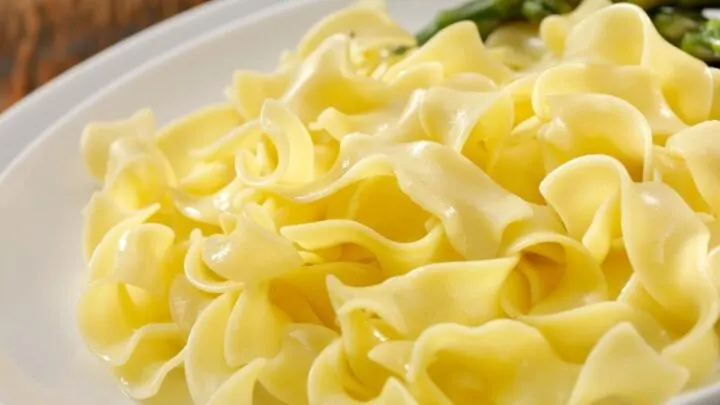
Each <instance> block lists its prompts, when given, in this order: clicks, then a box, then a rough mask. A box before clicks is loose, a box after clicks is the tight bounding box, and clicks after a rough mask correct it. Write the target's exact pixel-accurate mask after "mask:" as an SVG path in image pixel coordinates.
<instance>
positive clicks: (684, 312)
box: [78, 0, 720, 405]
mask: <svg viewBox="0 0 720 405" xmlns="http://www.w3.org/2000/svg"><path fill="white" fill-rule="evenodd" d="M413 46H414V40H413V36H412V35H411V34H409V33H408V32H407V31H405V30H404V29H403V28H402V27H400V26H399V25H398V24H397V23H395V22H394V21H393V20H392V19H391V18H390V17H389V16H388V15H387V13H386V11H385V9H384V7H383V5H382V4H381V2H379V1H376V0H366V1H362V2H360V3H358V4H356V5H354V6H352V7H350V8H347V9H345V10H342V11H339V12H337V13H334V14H332V15H330V16H328V17H327V18H325V19H324V20H322V21H321V22H320V23H318V24H317V25H315V26H314V27H313V28H312V29H311V30H310V31H309V33H308V34H307V36H306V37H305V38H304V39H302V40H301V41H300V44H299V46H298V47H297V49H295V50H294V51H290V52H287V53H285V54H284V55H283V56H282V57H281V61H280V64H279V67H278V69H277V70H276V71H275V72H272V73H258V72H250V71H238V72H237V73H236V74H235V76H234V77H233V80H232V84H231V85H230V86H229V87H228V88H227V90H226V94H227V96H228V99H229V102H227V103H224V104H217V105H214V106H209V107H206V108H203V109H201V110H199V111H197V112H195V113H193V114H191V115H189V116H187V117H185V118H182V119H180V120H178V121H176V122H174V123H171V124H169V125H167V126H165V127H163V128H160V129H159V130H156V129H155V122H154V119H153V116H152V114H151V112H149V111H146V110H142V111H140V112H138V113H137V114H135V115H133V116H131V117H130V118H128V119H127V120H124V121H123V120H120V121H111V122H106V123H96V124H92V125H89V126H88V127H87V129H86V130H85V132H84V133H83V136H82V142H81V147H82V152H83V158H84V160H85V163H86V166H87V168H88V172H89V173H90V175H92V176H93V177H95V178H96V179H97V180H98V181H101V182H102V187H101V188H100V189H99V190H98V191H97V192H96V193H95V194H94V195H93V197H92V198H91V200H90V201H89V203H88V205H87V207H86V208H85V210H84V217H85V227H84V240H83V245H84V251H85V257H86V259H87V262H88V268H89V278H88V284H87V287H86V290H85V291H84V293H83V295H82V297H81V298H80V302H79V305H78V324H79V328H80V332H81V336H82V337H83V339H84V341H85V342H86V344H87V345H88V347H89V348H90V350H92V351H93V352H94V353H95V354H97V355H98V357H100V358H101V359H102V360H104V361H105V362H106V363H107V364H108V366H109V367H110V368H111V369H112V371H113V373H114V375H115V376H116V377H117V379H118V380H119V381H120V385H121V387H122V388H123V390H124V391H125V392H127V394H128V395H130V396H131V397H133V398H136V399H142V400H149V401H157V402H156V403H173V404H176V403H178V404H179V403H184V402H183V401H186V402H192V403H195V404H197V405H230V404H255V405H327V404H332V405H361V404H375V405H419V404H446V405H451V404H458V405H464V404H468V405H470V404H472V405H475V404H488V405H491V404H492V405H522V404H526V405H535V404H537V405H566V404H571V405H599V404H621V403H622V404H625V403H627V404H642V405H659V404H663V403H665V402H666V401H667V400H668V399H670V398H672V397H674V396H676V395H678V394H679V393H682V392H684V391H688V390H691V389H693V388H695V387H699V386H702V385H705V384H708V383H710V382H711V381H713V380H714V379H716V376H715V375H714V374H716V371H715V368H716V365H717V361H718V357H719V356H720V337H719V335H718V331H719V330H720V329H718V328H717V327H716V325H717V321H718V317H719V316H720V295H719V293H718V291H720V260H719V258H720V253H719V252H720V222H719V221H718V217H717V216H718V215H720V187H719V186H718V185H719V184H720V181H719V180H720V178H719V177H718V175H717V173H718V172H720V147H719V146H718V145H720V123H719V122H718V121H713V120H717V119H720V84H719V83H720V73H718V72H720V71H719V70H717V69H712V68H708V67H706V66H705V65H704V64H702V63H701V62H700V61H698V60H695V59H693V58H692V57H690V56H688V55H687V54H685V53H683V52H681V51H679V50H677V49H676V48H675V47H673V46H671V45H670V44H668V43H666V42H665V41H664V40H663V39H662V37H660V36H659V35H658V33H657V32H656V31H655V29H654V27H653V25H652V23H651V22H650V20H649V19H648V17H647V15H646V14H645V13H644V11H642V10H641V9H640V8H638V7H636V6H633V5H629V4H617V5H612V4H610V3H609V2H607V1H606V0H588V1H586V2H584V3H583V4H582V5H581V6H580V7H579V8H578V9H577V10H576V11H574V12H573V13H570V14H568V15H565V16H552V17H548V18H547V19H545V20H544V21H543V22H542V24H541V25H540V27H539V28H538V27H533V26H529V25H526V24H510V25H507V26H504V27H502V28H501V29H499V30H497V31H496V32H495V33H493V35H492V36H491V37H490V38H489V39H488V40H487V44H485V43H483V41H482V40H481V38H480V36H479V35H478V33H477V30H476V28H475V27H474V25H473V24H472V23H470V22H463V23H459V24H455V25H451V26H449V27H447V28H446V29H445V30H443V31H442V32H440V33H439V34H438V35H437V36H435V37H434V38H433V39H432V40H431V41H429V42H428V43H427V44H425V45H424V46H422V47H420V48H417V49H409V50H408V51H407V52H406V53H404V54H402V55H400V54H398V53H396V52H393V51H394V50H395V49H397V48H398V47H410V48H412V47H413Z"/></svg>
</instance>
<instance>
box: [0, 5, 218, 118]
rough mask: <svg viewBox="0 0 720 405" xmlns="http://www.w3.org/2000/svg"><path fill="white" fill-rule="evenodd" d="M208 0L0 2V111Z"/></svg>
mask: <svg viewBox="0 0 720 405" xmlns="http://www.w3.org/2000/svg"><path fill="white" fill-rule="evenodd" d="M205 1H209V0H0V111H2V110H3V109H5V108H7V107H9V106H10V105H12V104H13V103H14V102H16V101H17V100H19V99H21V98H22V97H24V96H25V95H26V94H28V93H30V92H31V91H33V90H34V89H36V88H37V87H39V86H40V85H42V84H43V83H45V82H47V81H48V80H50V79H52V78H53V77H55V76H57V75H58V74H60V73H62V72H63V71H65V70H66V69H68V68H70V67H72V66H73V65H75V64H77V63H78V62H81V61H82V60H84V59H86V58H88V57H90V56H92V55H93V54H95V53H97V52H99V51H101V50H102V49H104V48H106V47H108V46H110V45H112V44H114V43H116V42H118V41H120V40H121V39H123V38H126V37H128V36H130V35H132V34H134V33H136V32H138V31H140V30H142V29H143V28H146V27H148V26H150V25H152V24H155V23H157V22H159V21H161V20H163V19H165V18H168V17H170V16H172V15H174V14H177V13H179V12H181V11H184V10H187V9H189V8H191V7H194V6H196V5H198V4H200V3H203V2H205Z"/></svg>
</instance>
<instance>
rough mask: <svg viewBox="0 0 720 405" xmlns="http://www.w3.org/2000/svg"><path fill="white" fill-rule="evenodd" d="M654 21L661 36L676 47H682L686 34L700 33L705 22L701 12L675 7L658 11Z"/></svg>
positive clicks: (654, 14) (653, 18)
mask: <svg viewBox="0 0 720 405" xmlns="http://www.w3.org/2000/svg"><path fill="white" fill-rule="evenodd" d="M652 20H653V24H654V25H655V28H657V30H658V32H659V33H660V35H662V36H663V37H664V38H665V39H667V40H668V41H669V42H671V43H672V44H674V45H676V46H680V43H682V40H683V37H684V36H685V34H687V33H688V32H694V31H698V30H699V29H700V27H701V26H702V25H703V23H704V22H705V18H704V17H703V16H702V13H701V12H700V11H697V10H681V9H678V8H674V7H662V8H660V9H658V10H657V11H656V12H654V13H653V15H652Z"/></svg>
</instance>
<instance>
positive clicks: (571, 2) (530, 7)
mask: <svg viewBox="0 0 720 405" xmlns="http://www.w3.org/2000/svg"><path fill="white" fill-rule="evenodd" d="M578 4H579V0H524V1H523V4H522V15H523V17H525V18H526V19H527V20H529V21H532V22H540V21H541V20H542V19H543V18H545V17H547V16H549V15H551V14H566V13H569V12H571V11H573V10H574V9H575V7H577V6H578Z"/></svg>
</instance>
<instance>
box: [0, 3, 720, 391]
mask: <svg viewBox="0 0 720 405" xmlns="http://www.w3.org/2000/svg"><path fill="white" fill-rule="evenodd" d="M346 3H348V1H347V0H296V1H289V2H285V3H283V4H282V5H280V6H279V7H272V8H270V9H267V10H265V11H263V12H262V13H260V14H254V15H251V16H248V17H246V18H242V19H239V20H237V21H235V22H232V23H230V24H227V25H225V26H222V27H219V28H216V29H214V30H212V31H210V32H209V33H207V34H205V35H204V36H202V37H200V38H197V39H195V40H192V41H190V42H187V43H185V44H183V45H182V46H180V47H179V48H177V49H176V50H173V51H171V52H169V53H166V54H164V55H163V56H160V57H157V58H155V59H152V60H151V61H150V62H149V63H146V64H145V65H142V66H140V67H138V68H136V69H135V70H134V71H132V72H130V73H129V74H127V75H126V76H124V77H123V78H121V79H120V80H118V81H116V82H114V83H113V84H111V85H106V82H107V81H109V80H110V78H112V77H114V76H116V75H118V74H119V73H120V72H123V71H126V70H129V66H132V65H133V64H138V63H139V62H142V61H143V60H149V59H150V57H151V56H152V55H153V54H155V53H159V50H161V49H163V48H165V47H167V46H172V44H175V43H177V42H178V38H179V36H180V35H181V34H180V33H179V32H180V31H182V32H184V34H183V35H185V37H184V38H187V35H188V33H194V34H197V33H199V32H202V31H207V30H209V28H208V27H209V25H208V22H209V21H215V24H217V25H222V24H223V23H225V22H227V21H230V20H231V19H232V16H237V15H238V14H237V10H241V9H243V7H245V8H244V10H245V12H246V11H247V10H252V7H255V8H256V9H257V8H259V7H260V5H267V4H268V1H267V0H257V1H245V2H241V1H236V2H221V3H220V4H219V5H216V6H213V7H212V8H206V9H205V10H204V11H203V10H199V11H197V12H195V13H191V14H188V15H187V16H185V17H181V18H182V19H181V20H176V21H175V22H174V24H175V25H174V26H173V25H172V24H173V23H171V24H168V25H166V26H164V27H160V28H158V29H156V30H155V31H152V32H149V33H148V34H146V35H147V37H146V41H148V42H147V43H145V48H142V49H144V50H139V49H140V48H133V45H132V43H126V44H125V45H123V46H124V47H125V49H124V50H122V49H121V48H118V49H116V50H111V51H109V52H108V53H106V54H105V55H104V56H101V57H100V58H99V59H96V60H95V62H92V63H91V64H90V65H86V66H85V67H84V68H80V69H79V70H77V71H76V72H75V73H74V74H70V75H68V76H66V77H65V78H64V79H62V80H61V81H58V82H56V83H54V84H53V85H51V86H50V87H48V88H47V89H45V90H41V91H40V92H39V93H38V94H37V95H35V96H33V97H34V98H31V99H30V100H29V101H28V102H26V103H24V104H21V105H20V106H19V107H17V108H15V109H14V110H13V111H11V112H10V113H9V114H8V115H7V116H5V117H3V118H0V135H2V136H1V137H0V167H3V166H4V164H5V163H4V160H3V158H7V157H8V156H12V155H14V154H15V153H17V151H18V150H19V148H21V147H22V144H23V142H22V139H21V137H22V136H27V135H28V134H29V133H35V132H40V130H41V129H42V128H44V127H46V126H48V125H49V124H50V123H52V122H54V121H55V120H56V119H57V118H58V117H60V116H62V115H63V114H64V113H65V111H67V110H66V109H67V107H68V105H72V104H76V103H79V102H81V101H82V100H83V99H84V98H85V97H87V94H88V90H89V89H90V88H91V87H92V88H101V87H104V89H103V90H102V91H101V92H99V93H97V94H95V95H94V96H93V97H91V98H89V99H87V100H85V101H84V102H82V103H81V104H79V105H78V106H77V107H76V108H74V109H73V110H72V111H71V112H69V113H67V114H66V115H64V116H63V117H62V118H61V119H59V120H58V121H56V122H55V123H54V125H52V126H51V127H50V128H49V129H47V130H46V131H44V132H43V134H42V136H41V138H40V140H39V141H38V142H35V143H33V144H32V145H31V146H30V147H29V148H28V149H27V150H26V151H24V152H23V153H22V154H21V156H20V157H19V158H18V159H16V160H15V162H14V163H13V164H12V165H11V166H10V167H9V169H8V170H7V171H6V172H5V173H4V174H3V175H2V176H0V224H1V226H0V402H3V401H4V403H5V405H43V404H55V405H71V404H72V405H96V404H103V405H120V404H129V403H130V402H129V401H128V400H127V399H126V398H124V397H123V396H122V395H121V394H120V392H119V390H118V389H117V387H116V385H115V383H114V382H113V381H112V379H111V378H110V377H109V373H108V372H107V371H106V370H105V368H104V366H103V365H101V364H100V362H99V361H97V360H95V359H94V358H92V356H91V355H90V354H88V352H87V351H86V349H85V347H84V346H83V345H82V344H81V342H80V340H79V337H78V335H77V333H76V329H75V317H74V311H75V302H76V300H77V297H78V295H79V290H80V288H81V284H82V282H83V280H84V277H85V270H84V264H83V260H82V257H81V251H82V249H81V244H80V241H81V220H80V219H81V217H80V211H81V209H82V207H83V206H84V205H85V203H86V202H87V201H88V199H89V197H90V194H91V192H92V191H93V187H94V185H93V184H92V182H91V181H90V179H89V178H88V176H87V175H86V174H85V172H84V170H83V167H82V164H81V158H80V154H79V151H78V143H79V138H80V133H81V130H82V128H83V126H84V125H85V124H86V123H88V122H90V121H94V120H105V119H119V118H123V117H126V116H128V115H130V114H131V113H132V112H134V111H135V110H137V109H140V108H142V107H150V108H152V109H153V110H154V111H155V113H156V116H157V117H158V119H159V121H160V122H161V123H163V122H166V121H167V120H169V119H171V118H173V117H177V116H179V115H182V114H184V113H187V112H189V111H191V110H192V109H194V108H197V107H199V106H201V105H204V104H207V103H211V102H215V101H221V100H222V89H223V87H224V86H225V85H226V84H227V83H229V81H230V80H231V76H232V72H233V70H234V69H236V68H239V67H242V68H252V69H260V70H268V69H270V68H272V67H273V66H274V65H275V62H276V61H277V58H278V55H279V54H280V52H281V51H282V50H283V49H285V48H289V47H292V46H294V45H295V44H296V43H297V41H298V39H299V38H300V37H301V35H302V34H303V33H304V32H305V31H306V30H307V29H308V28H309V27H310V26H311V25H312V24H313V23H314V22H315V21H317V20H318V19H319V18H321V17H322V16H324V15H326V14H327V13H328V12H330V11H332V10H335V9H337V8H339V7H341V6H343V5H345V4H346ZM447 4H448V2H446V1H443V0H396V1H390V11H391V13H392V14H393V15H394V16H395V17H397V18H398V19H399V20H400V22H401V23H403V24H405V25H406V26H408V27H411V28H415V27H417V26H419V25H420V24H422V23H423V22H425V21H428V20H429V19H430V18H431V16H432V15H433V13H434V12H435V11H436V10H437V9H438V8H440V7H443V6H447ZM408 6H411V7H408ZM218 10H221V12H220V14H222V15H220V14H216V13H214V12H211V11H218ZM233 10H235V11H233ZM211 15H212V16H213V17H210V16H211ZM203 19H204V20H203ZM201 20H202V21H205V23H201V22H200V21H201ZM181 25H183V26H185V28H186V29H185V30H179V28H178V27H179V26H181ZM191 27H192V29H191ZM279 27H282V28H281V29H279ZM173 30H175V31H174V32H178V33H177V34H172V33H171V31H173ZM163 33H164V34H163ZM174 35H178V36H177V37H175V36H174ZM136 41H137V42H136V43H142V41H141V37H139V38H138V39H137V40H136ZM138 46H140V45H138ZM127 55H134V56H133V57H134V58H135V59H132V58H131V60H133V61H134V62H132V63H129V62H128V60H127V59H126V57H128V56H127ZM93 63H94V64H95V68H93V67H92V65H93ZM83 69H84V70H83ZM73 85H76V86H75V87H74V86H73ZM33 105H34V107H33V108H31V107H32V106H33ZM31 117H36V121H35V122H32V120H29V118H31ZM6 146H7V148H9V149H7V148H6ZM717 402H718V400H716V401H712V400H710V401H709V402H704V403H707V404H711V403H717ZM697 403H698V404H699V403H700V402H697ZM175 405H180V404H175Z"/></svg>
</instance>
